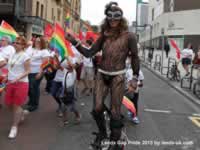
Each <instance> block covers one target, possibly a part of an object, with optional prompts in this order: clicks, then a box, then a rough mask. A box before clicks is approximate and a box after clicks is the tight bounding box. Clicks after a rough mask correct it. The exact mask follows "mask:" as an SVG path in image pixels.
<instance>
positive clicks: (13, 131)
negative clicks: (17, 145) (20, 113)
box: [8, 126, 17, 139]
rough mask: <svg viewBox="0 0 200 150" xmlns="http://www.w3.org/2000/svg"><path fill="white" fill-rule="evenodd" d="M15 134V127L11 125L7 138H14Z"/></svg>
mask: <svg viewBox="0 0 200 150" xmlns="http://www.w3.org/2000/svg"><path fill="white" fill-rule="evenodd" d="M16 136H17V127H15V126H13V127H12V128H11V130H10V133H9V135H8V138H9V139H14V138H15V137H16Z"/></svg>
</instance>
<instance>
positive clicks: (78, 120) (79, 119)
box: [75, 115, 81, 124]
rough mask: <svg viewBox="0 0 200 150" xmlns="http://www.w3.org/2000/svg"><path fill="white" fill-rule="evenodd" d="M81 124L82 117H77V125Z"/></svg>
mask: <svg viewBox="0 0 200 150" xmlns="http://www.w3.org/2000/svg"><path fill="white" fill-rule="evenodd" d="M80 122H81V115H79V117H76V119H75V124H79V123H80Z"/></svg>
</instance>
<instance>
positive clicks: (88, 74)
mask: <svg viewBox="0 0 200 150" xmlns="http://www.w3.org/2000/svg"><path fill="white" fill-rule="evenodd" d="M81 79H83V80H93V79H94V68H93V67H85V66H83V68H82V72H81Z"/></svg>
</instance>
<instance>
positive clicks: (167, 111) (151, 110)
mask: <svg viewBox="0 0 200 150" xmlns="http://www.w3.org/2000/svg"><path fill="white" fill-rule="evenodd" d="M144 111H147V112H157V113H166V114H170V113H171V111H169V110H156V109H144Z"/></svg>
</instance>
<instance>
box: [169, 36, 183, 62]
mask: <svg viewBox="0 0 200 150" xmlns="http://www.w3.org/2000/svg"><path fill="white" fill-rule="evenodd" d="M169 42H170V45H171V46H172V47H173V48H174V49H175V50H176V58H177V59H180V58H181V51H180V48H179V47H178V45H177V44H176V41H175V40H174V39H170V40H169Z"/></svg>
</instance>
